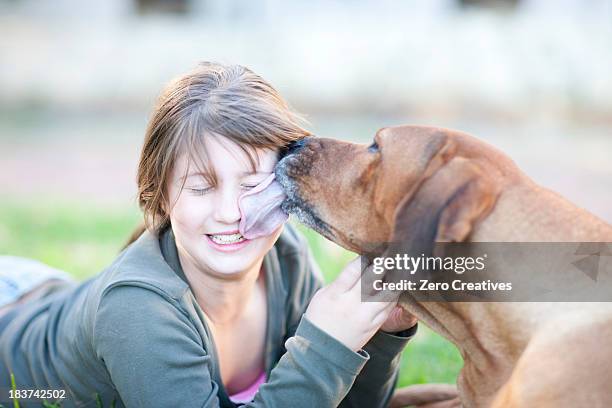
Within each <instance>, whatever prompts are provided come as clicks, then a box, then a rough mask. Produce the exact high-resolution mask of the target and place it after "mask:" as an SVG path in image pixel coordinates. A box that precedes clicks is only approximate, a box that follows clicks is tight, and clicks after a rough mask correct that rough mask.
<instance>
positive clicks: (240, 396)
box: [229, 371, 266, 403]
mask: <svg viewBox="0 0 612 408" xmlns="http://www.w3.org/2000/svg"><path fill="white" fill-rule="evenodd" d="M265 382H266V372H265V371H262V372H261V374H260V375H259V377H257V379H256V380H255V381H254V382H253V384H251V385H249V386H248V387H247V388H245V389H244V390H242V391H238V392H237V393H235V394H233V395H230V396H229V398H230V400H232V402H234V403H240V402H243V403H244V402H250V401H252V400H253V397H254V396H255V394H257V391H258V390H259V386H260V385H261V384H263V383H265Z"/></svg>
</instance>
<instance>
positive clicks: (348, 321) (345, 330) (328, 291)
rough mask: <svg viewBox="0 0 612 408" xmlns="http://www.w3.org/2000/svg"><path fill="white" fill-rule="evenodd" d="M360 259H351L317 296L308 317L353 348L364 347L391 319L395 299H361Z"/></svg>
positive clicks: (308, 311) (315, 295) (355, 349)
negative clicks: (387, 300)
mask: <svg viewBox="0 0 612 408" xmlns="http://www.w3.org/2000/svg"><path fill="white" fill-rule="evenodd" d="M360 278H361V267H360V260H359V258H356V259H354V260H352V261H351V262H349V263H348V265H347V266H346V267H345V268H344V270H343V271H342V272H341V273H340V275H339V276H338V278H336V280H335V281H333V282H332V283H330V284H329V285H327V286H325V287H323V288H321V289H319V290H318V291H317V292H316V293H315V294H314V296H313V298H312V300H311V301H310V304H309V305H308V309H306V313H305V315H306V317H307V318H308V320H310V321H311V322H312V323H313V324H314V325H315V326H317V327H318V328H319V329H321V330H323V331H324V332H326V333H327V334H329V335H330V336H332V337H333V338H335V339H336V340H338V341H340V342H341V343H342V344H344V345H345V346H347V347H348V348H350V349H351V350H353V351H357V350H359V349H361V348H362V347H363V346H364V345H365V344H366V343H367V342H368V340H370V338H371V337H372V336H373V335H374V334H375V333H376V331H377V330H378V329H379V328H380V326H381V325H382V324H383V323H384V322H385V321H387V319H388V317H389V314H390V313H391V311H392V310H393V308H394V307H395V306H396V303H397V302H396V301H393V302H362V301H361V285H360V284H359V281H360Z"/></svg>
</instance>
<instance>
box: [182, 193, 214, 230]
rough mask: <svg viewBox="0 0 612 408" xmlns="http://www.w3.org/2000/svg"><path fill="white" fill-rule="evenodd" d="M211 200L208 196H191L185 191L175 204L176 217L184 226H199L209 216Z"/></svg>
mask: <svg viewBox="0 0 612 408" xmlns="http://www.w3.org/2000/svg"><path fill="white" fill-rule="evenodd" d="M209 202H210V200H209V199H208V198H206V197H197V196H190V195H189V194H188V192H183V194H181V196H180V198H179V200H178V201H177V203H176V205H175V206H174V209H173V212H174V219H175V220H176V221H177V222H179V223H181V224H182V225H184V226H187V227H189V226H193V227H198V226H201V225H202V222H203V221H204V220H205V219H206V218H207V217H208V215H209V212H210V208H209V207H211V205H210V203H209Z"/></svg>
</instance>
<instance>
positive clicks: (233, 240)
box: [204, 230, 251, 252]
mask: <svg viewBox="0 0 612 408" xmlns="http://www.w3.org/2000/svg"><path fill="white" fill-rule="evenodd" d="M204 237H205V239H206V242H207V243H208V244H209V245H210V246H211V247H213V248H214V249H216V250H218V251H221V252H234V251H239V250H240V249H242V248H244V247H245V246H247V245H248V244H249V243H250V242H251V240H249V239H246V238H245V237H243V236H242V235H241V234H240V232H239V231H238V230H236V231H226V232H219V233H216V234H204Z"/></svg>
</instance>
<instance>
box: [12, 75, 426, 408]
mask: <svg viewBox="0 0 612 408" xmlns="http://www.w3.org/2000/svg"><path fill="white" fill-rule="evenodd" d="M307 135H308V132H307V131H305V130H304V129H302V128H301V127H300V126H299V125H298V122H297V120H296V116H295V114H294V113H292V112H291V110H290V109H289V108H288V106H287V104H286V103H285V102H284V101H283V99H282V98H281V97H280V95H279V94H278V93H277V92H276V91H275V90H274V88H272V87H271V86H270V85H269V84H268V83H267V82H265V81H264V80H263V79H262V78H261V77H259V76H257V75H256V74H254V73H253V72H252V71H250V70H248V69H246V68H244V67H241V66H223V65H219V64H214V63H203V64H201V65H199V66H198V67H197V68H196V69H195V70H193V71H192V72H190V73H188V74H186V75H184V76H182V77H180V78H178V79H177V80H175V81H174V82H172V83H171V84H170V85H169V86H168V87H167V89H166V91H165V92H164V93H163V94H162V95H161V96H160V98H159V100H158V104H157V106H156V108H155V110H154V112H153V115H152V118H151V120H150V123H149V126H148V128H147V131H146V136H145V141H144V146H143V149H142V154H141V157H140V163H139V167H138V198H139V204H140V207H141V209H142V210H143V213H144V219H145V224H146V227H147V228H146V231H145V232H144V233H142V235H140V237H138V238H137V239H136V240H135V242H133V243H131V244H130V245H129V246H128V247H127V248H126V249H125V250H124V251H123V252H122V253H121V254H120V255H119V256H118V257H117V259H116V260H115V261H114V262H113V263H112V264H111V265H110V266H109V267H108V268H107V269H105V270H104V271H102V272H101V273H100V274H98V275H97V276H95V277H94V278H92V279H89V280H88V281H86V282H83V283H80V284H76V283H65V284H64V285H63V287H62V288H60V289H59V290H58V288H57V282H58V280H57V279H56V280H54V283H55V287H54V290H52V291H49V290H46V291H39V292H40V293H39V294H34V295H32V294H30V299H29V300H28V301H27V302H22V303H21V304H19V305H11V306H9V307H5V308H4V309H3V313H4V314H3V315H2V317H0V388H1V387H8V386H9V385H8V381H9V380H8V379H9V374H10V373H13V374H14V375H15V379H16V381H17V388H18V389H50V388H53V389H65V390H66V397H67V398H66V399H65V400H63V401H62V406H64V407H73V406H79V407H82V406H95V405H96V398H98V399H101V400H102V402H103V404H104V406H108V405H110V404H111V403H113V401H114V403H115V406H117V407H123V406H127V407H218V406H221V407H234V406H236V404H242V403H244V404H246V406H248V407H336V406H339V405H340V406H364V407H377V406H385V405H386V404H387V403H388V401H389V398H390V396H391V393H392V392H393V388H394V385H395V380H396V376H397V368H398V362H399V355H400V352H401V350H402V349H403V348H404V346H405V344H406V342H407V341H408V339H409V338H410V337H411V336H412V335H413V334H414V332H415V330H416V326H415V323H416V322H415V320H414V318H413V317H412V316H411V315H409V314H407V313H403V314H402V312H401V310H403V309H401V308H396V309H395V312H394V313H393V314H391V311H392V310H393V309H394V307H395V304H394V303H383V302H368V303H366V302H361V301H360V289H359V277H360V270H359V269H360V268H359V264H358V261H353V262H352V263H350V264H349V265H348V266H347V267H346V268H345V270H344V271H343V272H342V273H341V275H340V277H339V278H338V279H337V280H336V281H334V282H333V283H332V284H330V285H328V286H327V287H325V288H323V289H320V288H321V280H320V278H319V272H318V269H317V266H316V265H315V263H314V261H313V259H312V256H311V254H310V252H309V250H308V247H307V245H306V243H305V241H304V239H303V238H302V237H301V236H300V235H299V234H298V233H297V232H296V231H295V230H294V229H293V228H291V227H290V226H289V225H287V226H284V227H283V226H282V225H281V226H280V227H278V228H277V229H276V230H275V231H274V232H273V233H271V234H269V235H266V236H263V237H260V238H256V239H251V240H249V239H246V238H244V237H243V236H242V235H241V234H240V233H239V232H238V225H239V222H240V219H241V215H240V211H239V208H238V197H239V196H240V195H241V194H242V193H244V192H245V191H248V190H249V189H251V188H253V187H255V186H257V185H258V183H260V182H261V181H263V180H264V179H266V178H267V177H268V176H269V175H270V174H271V173H272V172H273V170H274V166H275V164H276V162H277V160H278V153H279V151H280V149H282V148H283V147H286V146H287V145H288V144H289V143H291V142H294V141H296V140H299V139H301V138H303V137H305V136H307ZM64 282H65V281H64ZM41 293H42V294H41ZM390 315H391V316H392V317H389V316H390ZM381 325H382V330H379V328H381ZM389 332H391V333H389ZM1 400H2V398H0V402H7V401H1Z"/></svg>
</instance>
